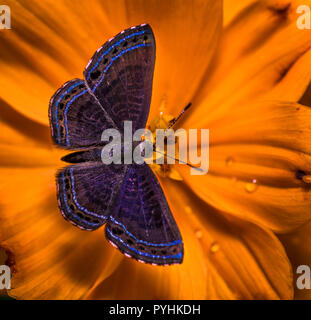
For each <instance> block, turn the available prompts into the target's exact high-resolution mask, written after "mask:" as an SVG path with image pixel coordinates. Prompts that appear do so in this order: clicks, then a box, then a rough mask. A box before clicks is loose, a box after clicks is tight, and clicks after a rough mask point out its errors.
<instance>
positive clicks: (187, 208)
mask: <svg viewBox="0 0 311 320" xmlns="http://www.w3.org/2000/svg"><path fill="white" fill-rule="evenodd" d="M185 211H186V212H187V213H189V214H191V213H192V209H191V207H190V206H185Z"/></svg>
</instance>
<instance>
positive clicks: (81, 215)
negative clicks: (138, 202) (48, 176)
mask: <svg viewBox="0 0 311 320" xmlns="http://www.w3.org/2000/svg"><path fill="white" fill-rule="evenodd" d="M126 169H127V168H126V166H120V165H109V166H106V165H104V164H102V163H101V162H96V163H94V162H93V163H91V162H89V163H83V164H77V165H73V166H68V167H66V168H64V169H62V170H60V171H59V172H58V174H57V197H58V203H59V207H60V210H61V212H62V214H63V216H64V218H65V219H67V220H69V221H70V222H71V223H73V224H74V225H76V226H78V227H80V228H81V229H84V230H95V229H97V228H99V227H101V226H102V225H103V224H104V223H105V222H106V221H107V218H108V216H109V214H110V213H111V211H112V210H113V207H114V201H115V198H116V196H117V195H118V193H119V190H120V187H121V184H122V180H123V178H124V174H125V170H126Z"/></svg>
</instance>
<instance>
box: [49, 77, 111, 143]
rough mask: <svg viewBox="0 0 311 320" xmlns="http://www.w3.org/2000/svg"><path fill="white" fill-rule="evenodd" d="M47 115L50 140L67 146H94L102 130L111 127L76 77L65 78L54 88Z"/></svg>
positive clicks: (82, 83) (101, 109)
mask: <svg viewBox="0 0 311 320" xmlns="http://www.w3.org/2000/svg"><path fill="white" fill-rule="evenodd" d="M49 118H50V127H51V132H52V139H53V141H54V143H56V144H57V145H59V146H61V147H64V148H68V149H78V148H85V147H90V146H93V145H97V144H99V143H100V142H101V135H102V132H103V130H105V129H108V128H113V127H115V125H114V123H113V121H112V120H111V119H110V118H109V116H108V115H107V114H106V113H105V111H104V110H103V108H102V107H101V106H100V104H99V103H98V102H97V101H96V99H95V98H94V97H93V96H92V95H91V94H90V93H89V91H88V89H87V87H86V85H85V82H84V81H83V80H80V79H74V80H71V81H68V82H66V83H65V84H64V85H63V86H62V87H61V88H60V89H59V90H57V91H56V93H55V94H54V96H53V97H52V99H51V101H50V108H49Z"/></svg>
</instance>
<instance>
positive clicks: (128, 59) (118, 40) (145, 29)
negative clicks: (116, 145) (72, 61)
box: [84, 24, 155, 131]
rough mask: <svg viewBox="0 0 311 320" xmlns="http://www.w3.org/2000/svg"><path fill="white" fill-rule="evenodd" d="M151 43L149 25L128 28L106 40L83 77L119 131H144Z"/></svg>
mask: <svg viewBox="0 0 311 320" xmlns="http://www.w3.org/2000/svg"><path fill="white" fill-rule="evenodd" d="M154 62H155V40H154V36H153V32H152V29H151V28H150V26H149V25H147V24H145V25H140V26H137V27H132V28H130V29H127V30H125V31H122V32H121V33H120V34H118V35H117V36H115V37H114V38H112V39H110V40H109V41H108V42H107V43H105V44H104V45H103V46H102V47H101V48H100V49H99V50H97V52H96V53H95V54H94V56H93V57H92V59H91V60H90V62H89V63H88V65H87V67H86V69H85V71H84V77H85V80H86V82H87V85H88V87H89V89H90V91H92V93H93V94H94V95H95V97H96V98H97V100H98V101H99V102H100V104H101V105H102V106H103V107H104V109H105V110H107V112H108V114H109V116H110V117H111V118H112V119H113V121H114V122H115V123H116V124H117V125H118V127H119V129H123V123H122V122H123V121H125V120H129V121H132V124H133V130H134V131H135V130H136V129H140V128H144V127H145V124H146V121H147V117H148V114H149V107H150V100H151V93H152V79H153V70H154Z"/></svg>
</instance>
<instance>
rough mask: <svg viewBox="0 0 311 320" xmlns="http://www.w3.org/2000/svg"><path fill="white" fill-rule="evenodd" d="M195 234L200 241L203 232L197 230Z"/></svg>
mask: <svg viewBox="0 0 311 320" xmlns="http://www.w3.org/2000/svg"><path fill="white" fill-rule="evenodd" d="M194 233H195V236H196V237H197V238H198V239H201V238H202V236H203V232H202V230H200V229H197V230H195V232H194Z"/></svg>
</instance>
